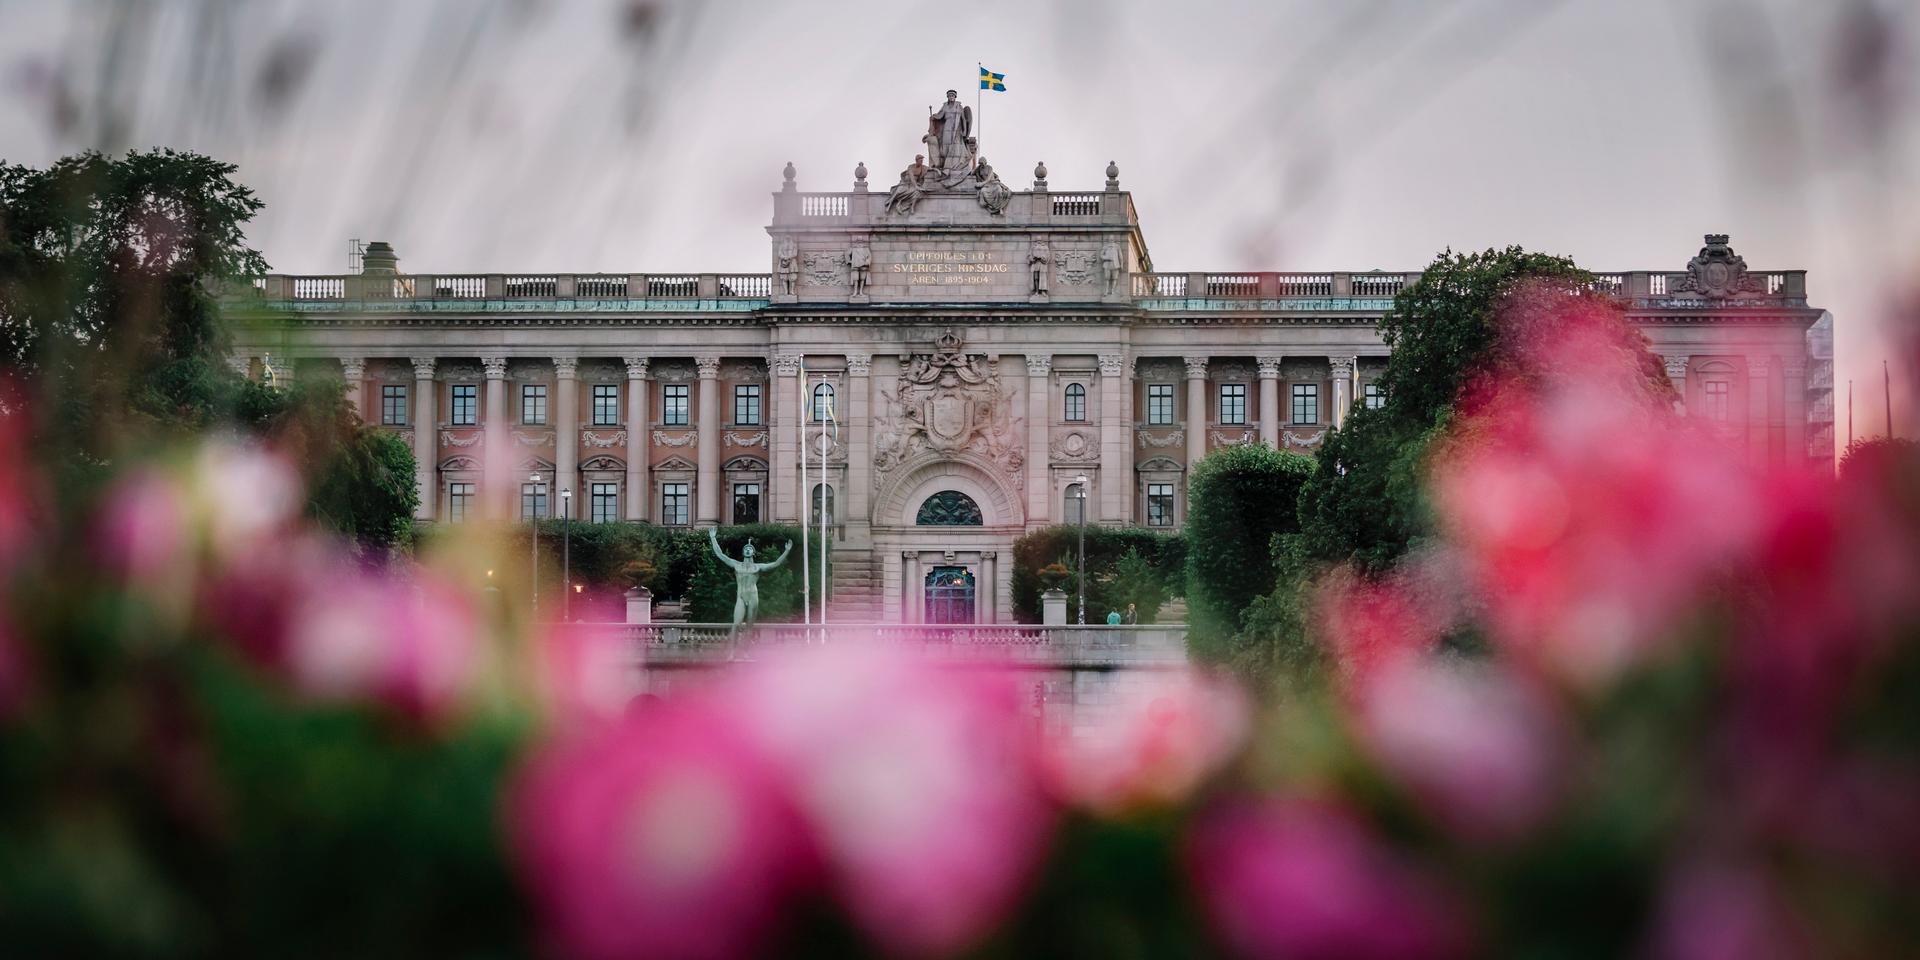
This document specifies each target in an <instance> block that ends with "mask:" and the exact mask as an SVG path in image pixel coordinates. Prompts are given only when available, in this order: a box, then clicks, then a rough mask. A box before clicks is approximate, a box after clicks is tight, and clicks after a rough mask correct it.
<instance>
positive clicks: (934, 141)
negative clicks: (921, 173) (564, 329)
mask: <svg viewBox="0 0 1920 960" xmlns="http://www.w3.org/2000/svg"><path fill="white" fill-rule="evenodd" d="M972 134H973V108H972V107H969V106H966V105H965V104H962V103H961V102H960V93H959V91H957V90H948V91H947V102H946V103H943V104H941V105H940V108H939V109H938V110H933V111H930V112H929V113H928V115H927V133H926V136H924V137H921V138H920V139H922V140H924V141H926V144H927V158H928V160H929V161H931V164H932V166H933V168H934V169H935V170H938V171H940V172H941V173H942V174H943V175H944V176H943V178H942V179H945V180H948V181H952V180H956V179H958V177H956V176H954V174H956V173H958V174H960V175H965V174H966V173H968V172H969V171H968V170H967V163H968V161H969V160H970V159H971V158H970V157H968V156H967V138H968V137H969V136H971V135H972Z"/></svg>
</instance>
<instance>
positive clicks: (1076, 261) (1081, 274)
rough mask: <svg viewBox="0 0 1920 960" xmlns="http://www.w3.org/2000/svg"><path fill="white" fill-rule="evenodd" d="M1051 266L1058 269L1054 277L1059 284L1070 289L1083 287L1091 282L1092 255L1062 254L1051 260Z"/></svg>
mask: <svg viewBox="0 0 1920 960" xmlns="http://www.w3.org/2000/svg"><path fill="white" fill-rule="evenodd" d="M1053 265H1054V266H1055V267H1058V268H1059V269H1058V270H1057V271H1056V275H1057V276H1058V277H1059V278H1060V282H1061V283H1064V284H1066V285H1068V286H1072V287H1084V286H1086V285H1087V284H1090V283H1092V282H1093V254H1091V253H1071V252H1070V253H1062V254H1057V255H1055V256H1054V258H1053Z"/></svg>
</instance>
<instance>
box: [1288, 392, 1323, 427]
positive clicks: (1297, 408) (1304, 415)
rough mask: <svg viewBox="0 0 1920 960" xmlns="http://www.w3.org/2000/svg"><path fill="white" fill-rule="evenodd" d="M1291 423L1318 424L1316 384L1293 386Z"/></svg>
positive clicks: (1318, 395) (1318, 397)
mask: <svg viewBox="0 0 1920 960" xmlns="http://www.w3.org/2000/svg"><path fill="white" fill-rule="evenodd" d="M1293 422H1294V423H1319V422H1320V385H1319V384H1317V383H1296V384H1294V385H1293Z"/></svg>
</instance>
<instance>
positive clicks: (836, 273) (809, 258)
mask: <svg viewBox="0 0 1920 960" xmlns="http://www.w3.org/2000/svg"><path fill="white" fill-rule="evenodd" d="M841 260H842V258H841V257H838V256H835V255H833V254H831V253H809V254H807V255H806V264H807V284H808V285H809V286H815V287H831V286H836V285H838V284H839V283H840V282H841V277H840V265H841Z"/></svg>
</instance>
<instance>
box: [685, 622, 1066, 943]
mask: <svg viewBox="0 0 1920 960" xmlns="http://www.w3.org/2000/svg"><path fill="white" fill-rule="evenodd" d="M737 680H738V681H739V682H738V683H737V685H734V686H731V687H729V688H728V689H727V690H725V691H723V699H725V700H726V701H727V702H728V703H730V704H731V708H730V709H732V710H735V711H740V712H741V714H742V716H743V717H744V718H746V721H747V722H748V723H749V724H750V725H751V727H752V729H753V731H754V733H755V735H756V736H757V737H758V738H759V739H760V740H761V742H762V743H764V744H765V745H766V749H767V751H768V752H769V753H770V754H771V755H773V756H774V757H775V758H776V759H777V760H778V762H779V763H780V764H781V765H782V767H783V768H784V770H785V771H786V774H787V776H788V777H789V778H790V779H791V781H792V782H793V783H794V784H795V790H796V797H797V800H798V802H799V804H800V807H801V809H802V811H803V812H804V814H805V816H806V818H807V821H808V822H809V824H811V826H812V828H813V831H814V835H815V837H816V839H817V843H818V846H819V848H820V850H821V853H822V856H823V857H824V858H825V860H826V863H827V867H828V869H829V870H830V872H831V874H832V875H833V877H834V879H835V881H836V885H837V886H838V887H839V889H840V892H841V894H842V896H843V897H844V899H845V900H846V903H847V906H848V908H849V910H850V912H851V913H852V914H853V916H854V919H855V920H856V921H857V922H859V923H860V924H861V925H862V926H863V927H864V928H865V929H866V930H867V931H868V932H869V933H870V934H871V935H872V936H873V937H874V938H875V939H876V940H878V941H879V942H880V943H881V944H882V945H883V946H885V947H886V948H888V949H890V950H892V951H895V952H899V953H909V954H921V955H926V954H937V955H938V954H951V953H954V952H957V951H960V950H962V949H964V948H966V947H967V946H969V945H971V944H972V943H974V942H976V941H977V940H978V939H979V938H981V937H983V936H984V935H985V934H986V933H987V932H988V931H989V930H990V928H991V927H992V926H993V924H994V923H996V922H997V921H998V920H999V919H1000V917H1001V916H1002V915H1004V914H1005V912H1006V911H1007V910H1008V909H1009V908H1010V907H1011V906H1012V905H1013V902H1014V901H1015V899H1016V898H1017V896H1018V895H1019V893H1020V891H1021V889H1022V887H1023V886H1024V885H1025V883H1026V880H1027V877H1028V874H1029V872H1030V870H1031V869H1032V868H1033V867H1034V866H1035V865H1036V863H1037V861H1038V859H1039V855H1040V853H1041V847H1042V844H1043V842H1044V840H1045V836H1046V833H1047V828H1048V825H1049V824H1048V821H1049V812H1048V808H1047V805H1046V803H1045V801H1044V800H1043V798H1042V797H1041V795H1040V792H1039V790H1038V787H1037V785H1036V784H1035V782H1034V780H1033V774H1032V771H1031V769H1030V766H1029V764H1030V757H1031V750H1032V746H1031V744H1030V743H1029V741H1028V736H1029V727H1030V722H1029V721H1027V720H1026V719H1025V718H1024V717H1023V716H1022V714H1021V712H1020V709H1019V701H1018V698H1017V697H1016V696H1015V695H1014V688H1013V686H1012V684H1011V683H1009V682H1006V680H1007V678H1006V677H1004V676H1003V675H1000V674H998V673H996V672H991V671H987V670H984V669H983V668H982V667H980V666H979V665H977V664H969V665H966V666H955V665H945V666H942V665H939V664H936V663H932V662H929V661H928V660H926V659H924V658H916V657H908V656H903V655H901V654H899V653H895V652H891V651H889V650H888V649H886V648H884V647H879V646H873V645H867V644H857V643H842V644H837V645H836V646H834V647H831V648H828V650H826V651H818V652H808V653H807V654H802V655H794V656H789V657H777V658H774V659H773V660H770V661H767V662H764V663H762V664H757V665H755V666H753V667H751V668H749V669H748V671H747V672H746V673H745V674H743V675H742V676H741V677H739V678H737Z"/></svg>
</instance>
